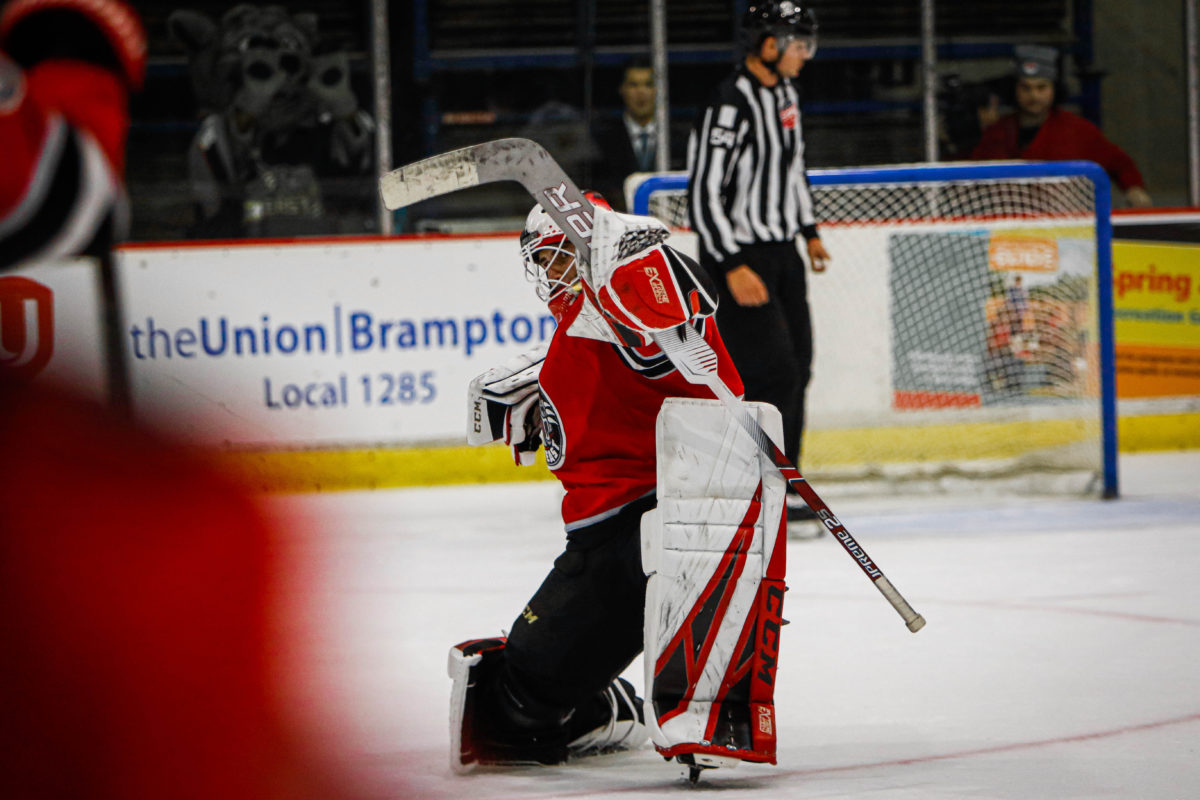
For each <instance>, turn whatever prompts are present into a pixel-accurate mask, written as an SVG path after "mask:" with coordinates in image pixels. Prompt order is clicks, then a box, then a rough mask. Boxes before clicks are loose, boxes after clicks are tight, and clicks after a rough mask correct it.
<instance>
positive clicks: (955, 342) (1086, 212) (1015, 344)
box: [626, 161, 1118, 498]
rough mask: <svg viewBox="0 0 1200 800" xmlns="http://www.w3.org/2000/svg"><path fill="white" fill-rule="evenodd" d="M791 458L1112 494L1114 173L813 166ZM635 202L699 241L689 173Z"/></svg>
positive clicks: (852, 477) (865, 476) (640, 183)
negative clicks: (800, 440) (806, 321)
mask: <svg viewBox="0 0 1200 800" xmlns="http://www.w3.org/2000/svg"><path fill="white" fill-rule="evenodd" d="M809 180H810V183H811V185H812V190H813V197H814V203H815V206H816V214H817V221H818V224H819V225H820V226H821V235H822V239H823V241H824V242H825V245H826V248H827V249H828V250H829V251H830V254H831V256H832V258H833V261H832V263H831V265H830V267H829V269H828V270H827V271H826V272H824V273H821V274H813V275H810V276H809V281H808V285H809V305H810V307H811V309H812V317H813V326H814V339H815V353H816V355H815V358H814V367H813V378H812V382H811V384H810V387H809V393H808V414H807V416H808V423H807V431H806V434H805V444H804V456H803V463H802V464H801V468H802V469H803V471H804V472H805V474H806V475H808V476H809V477H811V478H814V479H817V478H819V479H821V480H822V481H823V485H827V484H830V483H834V482H841V483H843V484H845V485H846V486H847V487H850V486H852V485H859V486H868V487H872V488H871V491H879V490H881V489H882V490H884V491H886V490H887V488H888V487H896V486H905V487H912V486H914V485H923V486H927V487H930V488H931V489H932V490H934V491H953V490H954V489H955V487H956V486H957V485H965V486H968V487H981V486H983V485H985V484H984V481H985V480H986V481H987V483H986V485H988V486H1004V487H1009V488H1011V489H1013V490H1015V491H1018V492H1021V493H1045V492H1049V493H1079V494H1098V495H1101V496H1103V497H1106V498H1111V497H1116V496H1117V493H1118V476H1117V409H1116V387H1115V355H1114V345H1113V316H1112V245H1111V243H1112V222H1111V187H1110V184H1109V179H1108V176H1107V175H1106V174H1105V173H1104V171H1103V169H1101V168H1100V167H1099V166H1098V165H1096V164H1093V163H1091V162H1074V161H1070V162H986V163H965V162H964V163H953V164H915V165H897V166H883V167H862V168H845V169H823V170H810V171H809ZM626 193H627V195H628V197H629V200H630V203H629V207H630V208H631V209H632V210H633V211H634V212H635V213H640V214H653V215H654V216H657V217H659V218H660V219H662V220H663V221H664V222H666V223H667V224H668V225H670V226H672V228H674V229H675V231H676V233H675V235H674V236H673V238H672V243H673V244H675V245H676V246H679V247H682V248H683V249H685V250H691V251H692V252H693V253H695V251H696V249H697V248H698V242H697V240H696V235H695V234H694V233H692V232H691V231H690V230H689V229H688V219H687V175H686V173H656V174H640V175H635V176H631V177H630V179H629V181H628V182H627V183H626Z"/></svg>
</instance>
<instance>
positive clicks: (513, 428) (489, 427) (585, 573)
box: [449, 195, 785, 780]
mask: <svg viewBox="0 0 1200 800" xmlns="http://www.w3.org/2000/svg"><path fill="white" fill-rule="evenodd" d="M588 196H589V199H591V200H592V202H593V203H594V204H595V206H596V209H595V219H594V232H593V235H592V240H591V246H592V258H591V261H590V263H587V262H584V261H582V260H580V259H577V258H576V253H575V248H574V246H573V245H572V244H571V242H570V241H569V240H568V239H567V237H566V236H565V235H564V234H563V231H562V230H561V229H560V228H559V227H558V226H557V225H556V224H555V223H554V222H553V220H552V219H551V218H550V217H549V216H548V215H547V214H546V213H545V212H544V211H543V210H542V209H541V208H540V207H535V208H534V209H533V210H532V211H531V212H530V214H529V217H528V219H527V220H526V223H525V228H524V231H523V232H522V235H521V254H522V258H523V261H524V264H525V270H526V275H527V277H528V278H529V279H530V280H531V281H533V282H534V283H535V285H536V287H537V293H538V296H539V297H540V298H541V299H542V300H543V301H544V302H546V303H547V304H548V305H549V307H550V309H551V311H552V313H553V314H554V316H555V318H556V319H557V321H558V328H557V330H556V332H555V334H554V337H553V338H552V339H551V341H550V342H549V344H548V346H546V347H544V348H542V349H539V350H535V351H532V352H530V353H527V354H524V355H522V356H520V357H517V358H515V359H513V360H511V361H509V362H507V363H505V364H503V365H501V366H498V367H496V368H494V369H491V370H489V371H487V372H485V373H483V374H482V375H480V376H479V377H478V378H476V379H475V380H474V381H473V382H472V383H471V387H470V390H469V398H468V441H469V442H470V443H472V444H484V443H487V442H493V441H498V440H503V441H504V442H505V443H506V444H508V445H509V446H510V447H511V448H512V450H513V455H514V459H515V460H516V462H517V463H518V464H526V463H532V461H533V455H534V453H535V452H536V450H537V449H538V448H539V447H541V448H542V449H543V450H544V452H545V458H546V463H547V465H548V466H549V467H550V469H551V470H552V471H553V472H554V474H555V476H556V477H557V478H558V479H559V480H560V481H561V482H562V485H563V488H564V489H565V495H564V498H563V501H562V517H563V523H564V527H565V530H566V546H565V548H564V550H563V552H562V553H561V555H559V556H558V558H557V559H555V561H554V565H553V568H552V569H551V570H550V572H549V574H548V575H547V576H546V578H545V580H544V581H543V583H542V585H541V586H540V587H539V588H538V589H537V591H536V592H534V594H533V596H532V598H531V599H530V600H529V602H528V604H527V605H526V606H525V608H524V609H523V610H522V611H521V613H520V614H519V615H517V618H516V619H515V621H514V622H513V624H512V627H511V630H510V632H509V634H508V635H507V637H492V638H484V639H475V640H471V641H466V642H463V643H461V644H459V645H456V646H455V647H453V648H451V650H450V659H449V672H450V677H451V678H452V679H453V687H452V693H451V709H450V712H451V713H450V717H451V719H450V724H451V765H452V767H453V768H454V769H455V771H458V772H466V771H469V770H470V769H472V768H474V767H475V766H477V765H515V764H560V763H564V762H566V761H568V760H570V759H573V758H578V757H582V756H586V755H590V754H594V753H601V752H609V751H613V750H618V749H631V748H636V747H642V746H645V742H646V739H647V738H650V739H652V740H653V743H654V746H655V748H656V749H657V750H658V752H659V753H660V754H661V755H662V756H664V757H665V758H668V759H671V758H675V759H677V760H679V761H680V762H682V763H684V764H686V765H688V766H689V768H690V769H691V770H692V778H693V780H694V779H695V776H696V775H698V774H699V770H700V769H701V768H704V767H713V766H721V765H732V764H736V763H738V762H739V761H756V762H769V763H774V761H775V717H774V706H773V703H772V698H773V691H774V682H775V674H776V662H777V658H778V648H779V630H780V625H781V623H782V618H781V616H780V615H781V613H782V602H783V592H784V581H783V579H784V549H785V548H784V547H783V544H782V543H783V541H784V539H783V537H784V530H785V527H784V526H785V521H784V501H783V494H784V480H783V478H782V477H780V475H779V474H778V472H777V470H775V469H774V468H773V467H772V466H771V463H770V462H769V461H768V460H766V459H765V458H764V457H763V455H762V454H761V451H760V450H759V448H758V447H757V445H756V444H755V442H754V440H753V439H751V437H749V436H747V435H746V433H745V431H743V430H741V429H740V428H739V427H738V426H737V425H736V423H734V422H733V421H732V420H731V418H730V416H729V414H728V412H727V411H726V410H725V409H724V408H723V407H722V406H721V404H720V403H718V402H717V401H715V400H713V399H711V395H710V394H708V392H707V390H706V389H705V387H703V386H698V385H696V384H692V383H689V382H688V381H687V380H685V379H684V377H683V376H681V375H680V374H679V373H678V372H677V371H676V369H675V367H674V365H673V364H672V363H671V361H670V360H669V359H668V358H667V357H666V356H665V355H664V353H663V352H662V351H661V350H660V349H659V348H658V346H657V345H655V344H654V343H653V337H654V335H656V334H658V333H660V332H662V331H666V330H671V329H674V328H678V326H680V325H683V324H687V325H691V326H692V327H693V328H694V329H695V330H696V331H697V332H698V333H699V334H701V335H702V336H703V338H704V339H705V341H707V343H708V344H709V346H711V348H712V350H713V351H714V353H715V354H716V357H717V362H718V363H717V370H718V373H719V375H720V378H721V380H723V381H724V382H725V384H726V385H727V386H729V387H730V388H731V389H732V391H733V392H734V393H735V394H739V395H740V394H741V391H742V389H741V381H740V379H739V378H738V375H737V372H736V370H735V369H734V367H733V364H732V362H731V361H730V359H729V356H728V354H727V353H726V351H725V347H724V345H723V343H722V341H721V336H720V333H719V332H718V330H717V328H716V324H715V322H714V320H713V316H712V315H713V311H714V310H715V293H714V292H713V290H712V287H711V286H710V285H708V282H707V277H706V276H705V275H703V274H702V272H701V270H700V269H699V267H698V266H697V265H696V264H695V262H693V261H692V260H691V259H690V258H688V257H687V256H685V255H683V254H681V253H679V252H677V251H676V250H674V249H673V248H671V247H669V246H667V245H666V244H665V243H664V240H665V239H666V237H667V230H666V228H665V227H664V226H663V225H662V224H661V223H659V222H658V221H657V220H654V219H651V218H648V217H636V216H631V215H625V214H617V213H616V212H614V211H612V210H611V209H610V208H609V207H608V206H607V204H606V203H605V202H604V201H603V200H602V199H601V198H599V197H598V196H595V195H588ZM749 408H750V409H751V410H752V411H753V413H755V414H756V415H757V417H758V420H759V422H760V424H761V425H763V426H764V428H765V429H766V430H767V431H768V432H770V433H771V434H772V435H773V436H775V437H778V436H779V435H780V427H781V425H780V421H779V414H778V412H777V411H776V410H775V409H774V408H772V407H770V406H765V405H753V404H751V405H750V406H749ZM643 649H644V650H645V665H646V678H645V681H646V682H645V686H646V696H647V698H648V702H645V703H643V701H642V700H641V699H640V698H638V697H637V696H636V695H635V690H634V687H633V686H632V685H631V684H630V683H629V682H627V681H626V680H625V679H623V678H621V677H619V676H620V675H621V674H622V673H623V672H624V671H625V670H626V668H627V667H629V665H630V664H631V663H632V661H633V659H635V658H636V657H637V656H638V654H639V653H641V652H642V651H643Z"/></svg>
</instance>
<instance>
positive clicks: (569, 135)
mask: <svg viewBox="0 0 1200 800" xmlns="http://www.w3.org/2000/svg"><path fill="white" fill-rule="evenodd" d="M539 90H540V91H539ZM534 92H535V93H540V95H541V103H540V104H539V105H538V106H537V107H536V108H534V109H533V111H532V112H531V113H530V116H529V121H528V122H527V123H525V126H524V127H523V128H522V129H521V130H520V132H519V133H518V134H517V135H518V136H521V137H524V138H526V139H532V140H533V141H535V142H537V143H538V144H540V145H541V146H542V147H544V148H546V151H547V152H548V153H550V155H551V156H553V157H554V160H555V161H557V162H558V163H559V165H560V166H561V167H562V168H563V169H564V170H565V171H566V173H567V175H569V176H571V178H572V179H574V180H576V181H579V180H581V179H582V177H583V174H584V170H586V169H587V167H588V165H590V164H591V163H592V162H593V161H595V160H596V155H597V150H596V143H595V142H594V141H592V137H591V133H590V132H589V131H588V126H587V123H586V122H585V121H584V117H583V112H582V111H580V110H579V108H578V107H576V106H574V105H572V104H571V103H569V102H567V101H566V100H564V99H562V98H563V97H565V96H566V95H567V91H566V85H565V84H564V83H563V82H562V81H561V80H559V79H558V78H557V77H556V76H553V75H548V76H547V77H546V80H545V81H544V82H543V83H541V85H540V86H537V87H534Z"/></svg>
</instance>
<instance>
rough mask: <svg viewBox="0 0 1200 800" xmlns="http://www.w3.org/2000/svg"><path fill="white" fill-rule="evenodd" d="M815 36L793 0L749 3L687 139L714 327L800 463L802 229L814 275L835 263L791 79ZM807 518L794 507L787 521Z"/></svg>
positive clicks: (804, 349)
mask: <svg viewBox="0 0 1200 800" xmlns="http://www.w3.org/2000/svg"><path fill="white" fill-rule="evenodd" d="M816 34H817V20H816V16H815V15H814V14H813V12H812V11H811V10H809V9H807V8H802V7H801V6H800V5H799V4H797V3H794V2H789V1H788V0H762V1H761V2H755V3H752V4H751V5H750V7H749V8H748V9H747V10H746V14H745V17H744V19H743V22H742V44H743V46H744V47H745V52H746V55H745V58H744V60H743V62H742V63H741V64H740V65H739V66H738V68H737V69H736V70H735V71H734V73H733V74H732V75H730V76H729V77H727V78H726V79H725V80H724V81H722V82H721V83H720V84H719V85H718V86H717V88H716V90H715V91H714V92H713V95H712V97H711V99H710V101H709V104H708V106H707V107H706V108H705V109H704V110H703V111H702V112H701V114H700V116H699V117H698V118H697V120H696V124H695V126H694V127H693V129H692V134H691V139H690V140H689V142H688V216H689V217H690V222H691V225H692V229H693V230H695V231H696V232H697V234H699V239H700V261H701V264H702V265H703V266H704V267H705V268H706V269H708V270H709V272H710V273H711V274H712V275H713V277H714V278H715V279H716V283H717V286H718V289H719V293H720V303H719V305H718V306H717V324H718V326H719V328H720V330H721V336H722V337H723V338H724V340H725V346H726V347H727V349H728V350H729V354H730V355H731V356H732V357H733V362H734V364H735V365H736V366H737V368H738V372H740V373H741V376H742V381H743V383H744V384H745V387H746V395H745V396H746V399H747V400H759V401H764V402H768V403H771V404H772V405H774V406H776V407H777V408H778V409H779V411H780V413H781V414H782V415H783V436H784V452H785V453H786V454H787V456H788V458H789V459H791V460H792V462H793V463H795V464H799V462H800V439H801V436H802V434H803V430H804V393H805V390H806V389H807V387H808V379H809V375H810V373H811V370H812V354H813V346H812V324H811V322H810V320H809V311H808V290H807V287H806V283H805V274H804V262H803V260H801V258H800V254H799V252H798V250H797V247H796V236H797V235H802V236H803V237H804V239H805V240H806V242H807V243H808V256H809V260H810V262H811V263H812V268H813V272H822V271H823V270H824V269H825V265H826V262H827V261H829V254H828V253H827V252H826V250H825V247H824V245H822V244H821V240H820V238H818V236H817V225H816V217H815V216H814V214H813V201H812V195H811V193H810V191H809V185H808V176H807V175H806V174H805V171H804V136H803V131H802V129H801V126H800V107H799V96H798V95H797V93H796V88H795V87H794V86H793V85H792V82H791V81H792V79H793V78H795V77H796V76H797V75H798V74H799V73H800V70H801V68H802V67H803V66H804V63H805V62H806V61H807V60H808V59H810V58H812V57H813V55H814V54H815V53H816V49H817V35H816ZM789 499H790V498H789ZM789 505H790V504H789ZM804 510H806V509H804ZM803 516H804V514H803V510H800V511H793V510H792V509H791V508H789V518H791V519H795V518H798V517H800V518H802V517H803Z"/></svg>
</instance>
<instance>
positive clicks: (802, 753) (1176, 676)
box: [273, 452, 1200, 800]
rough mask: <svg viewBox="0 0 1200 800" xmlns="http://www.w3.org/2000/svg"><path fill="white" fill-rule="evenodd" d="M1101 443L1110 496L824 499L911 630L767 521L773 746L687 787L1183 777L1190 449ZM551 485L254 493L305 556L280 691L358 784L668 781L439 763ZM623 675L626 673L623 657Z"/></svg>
mask: <svg viewBox="0 0 1200 800" xmlns="http://www.w3.org/2000/svg"><path fill="white" fill-rule="evenodd" d="M1121 467H1122V482H1123V486H1122V489H1123V498H1122V499H1121V500H1118V501H1109V502H1105V501H1100V500H1047V499H1039V500H1022V501H1017V500H1009V501H997V500H994V499H991V500H987V501H980V502H974V501H972V500H971V499H963V498H958V499H955V500H944V499H938V498H920V499H917V500H912V501H904V500H900V499H896V498H892V499H888V500H886V501H877V502H867V501H863V500H853V501H852V500H849V499H847V500H846V501H845V502H843V503H835V504H834V510H835V512H836V513H838V515H839V516H840V517H841V519H842V520H843V522H845V523H846V525H847V527H848V528H849V529H850V530H851V532H853V533H854V535H855V536H856V537H857V538H858V539H859V540H860V542H862V544H863V545H864V546H865V547H866V548H867V550H868V552H869V553H870V554H871V556H872V557H874V558H875V560H876V561H877V562H878V563H879V565H880V566H881V567H882V568H883V570H884V571H885V573H886V574H887V575H888V577H889V578H891V580H892V582H893V583H895V585H896V586H897V588H899V589H900V591H901V592H902V593H903V594H904V595H905V596H906V597H907V598H908V599H909V600H910V601H911V602H912V604H913V606H914V607H916V608H917V610H918V611H920V612H921V613H923V614H924V615H925V617H926V619H927V620H928V622H929V624H928V627H927V628H926V629H925V630H923V631H921V632H920V633H918V634H911V633H909V632H908V631H907V630H906V629H905V627H904V624H903V622H902V621H901V619H900V617H899V616H898V615H897V614H896V613H895V612H894V611H893V610H892V609H891V608H890V607H889V606H888V605H887V603H886V602H885V601H884V600H883V598H882V597H880V596H879V594H878V592H877V591H876V590H875V588H874V587H873V586H872V585H871V584H870V582H869V581H868V580H867V579H866V578H865V577H864V576H863V574H862V573H861V572H860V571H859V569H858V568H857V566H856V565H855V564H854V563H853V561H852V560H851V559H850V558H849V557H848V556H847V555H846V553H845V552H844V551H843V550H842V549H841V547H839V546H838V545H837V543H836V542H834V541H832V540H830V539H829V538H828V537H825V538H823V539H817V540H793V541H791V542H789V546H788V562H789V570H788V579H789V584H790V586H791V591H790V592H789V594H788V598H787V604H786V607H785V616H786V617H787V618H789V619H790V620H791V622H792V624H791V625H789V626H788V627H787V628H786V629H785V630H784V639H783V648H782V652H781V657H780V669H779V686H778V694H777V696H776V705H777V711H778V719H779V743H780V744H779V765H778V766H774V767H771V766H754V765H741V766H739V767H737V768H736V769H732V770H717V771H715V772H709V773H706V774H705V775H704V777H703V778H702V779H701V784H700V786H699V787H697V788H696V789H695V790H696V791H702V792H718V793H719V794H720V796H721V797H722V798H723V799H726V798H741V797H756V798H771V800H791V799H792V798H843V797H845V798H848V797H855V798H860V797H885V798H889V800H910V799H911V800H936V799H939V798H1013V799H1014V800H1016V799H1017V798H1020V800H1030V799H1031V798H1055V799H1056V800H1060V799H1063V798H1081V799H1082V798H1087V799H1088V800H1093V799H1094V798H1195V797H1200V589H1198V588H1197V582H1196V580H1195V573H1196V570H1197V565H1200V452H1183V453H1169V454H1155V455H1135V456H1125V457H1122V460H1121ZM817 489H818V491H820V487H819V486H818V487H817ZM559 497H560V495H559V490H558V488H557V485H556V484H552V483H533V484H511V485H485V486H469V487H453V488H434V489H422V490H400V491H377V492H354V493H344V494H327V495H321V496H296V497H285V498H278V499H276V500H275V501H273V502H274V503H275V504H276V505H277V506H278V508H279V509H280V513H281V514H282V515H283V516H284V518H286V519H288V520H290V521H291V522H290V523H289V529H290V530H292V531H293V533H292V534H291V538H290V541H291V543H292V544H294V545H295V547H294V548H293V551H294V552H295V553H296V554H298V555H299V556H301V563H302V564H304V565H305V571H304V573H303V575H302V577H301V578H299V579H297V580H296V581H295V582H294V585H293V590H294V591H296V592H297V593H303V608H302V611H301V612H299V614H297V613H295V612H293V613H292V614H291V616H290V617H289V618H288V622H287V625H288V629H289V631H290V632H291V633H292V634H293V636H292V638H293V641H295V642H298V647H299V656H298V657H297V658H296V659H295V661H294V664H293V666H292V667H291V669H290V670H289V683H288V689H287V692H288V697H289V704H290V706H291V707H292V708H293V709H294V712H295V714H296V716H297V717H298V718H300V719H301V720H303V721H304V722H306V723H307V724H314V723H317V724H319V725H320V726H321V728H322V730H323V731H325V734H326V741H327V742H330V743H334V744H331V745H330V746H331V747H336V749H337V750H338V751H339V753H340V754H341V756H342V757H343V758H344V759H346V760H347V761H348V763H349V764H350V765H351V767H352V768H353V770H354V772H355V773H356V774H357V775H359V776H360V777H362V778H363V779H364V780H366V781H368V782H369V783H370V784H371V785H372V787H373V789H374V791H375V792H376V793H377V794H378V795H379V796H380V797H395V798H401V797H428V798H460V797H472V796H476V797H485V798H552V797H589V798H590V797H597V798H598V797H621V798H630V799H635V798H650V797H653V798H661V797H663V796H669V795H671V794H673V793H678V792H686V791H688V788H687V784H686V782H685V781H684V780H683V779H682V778H681V776H680V771H679V768H678V767H676V766H675V765H673V764H668V763H666V762H664V761H663V760H662V759H661V758H659V757H658V756H656V755H655V754H654V752H653V750H652V749H647V750H644V751H638V752H636V753H625V754H619V755H613V756H605V757H601V758H596V759H591V760H584V761H582V762H579V763H577V764H573V765H569V766H565V767H556V768H525V769H512V770H499V771H496V770H493V771H481V772H478V773H475V774H473V775H470V776H467V777H456V776H454V775H452V773H451V772H450V769H449V766H448V762H447V759H448V756H447V747H448V741H449V737H448V733H447V730H446V719H447V710H446V704H447V702H448V697H449V690H450V684H449V680H448V679H447V677H446V671H445V664H446V651H447V648H448V647H449V646H450V645H451V644H453V643H455V642H457V641H460V640H463V639H467V638H473V637H479V636H489V635H493V634H496V633H497V632H499V631H500V630H502V629H504V628H506V627H507V626H508V625H509V624H510V623H511V621H512V619H513V618H514V617H515V616H516V615H517V613H518V612H519V611H520V609H521V608H522V607H523V605H524V603H525V601H526V600H527V599H528V597H529V595H530V594H532V592H533V591H534V589H536V587H537V585H538V584H539V583H540V581H541V579H542V577H543V576H544V574H545V573H546V571H547V570H548V569H549V567H550V563H551V561H552V560H553V558H554V557H555V556H556V555H557V554H558V552H559V549H560V548H561V545H562V540H563V534H562V529H561V524H560V521H559V517H558V500H559ZM306 529H307V530H309V531H310V532H308V533H304V532H303V531H305V530H306ZM627 675H628V676H629V677H630V678H631V679H632V680H633V682H634V683H635V685H637V686H638V687H639V688H640V687H641V684H642V680H641V664H640V661H638V662H635V663H634V665H633V666H632V668H631V669H630V671H629V672H628V673H627Z"/></svg>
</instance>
